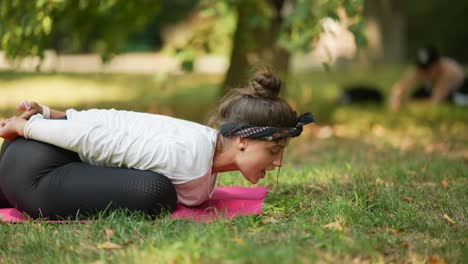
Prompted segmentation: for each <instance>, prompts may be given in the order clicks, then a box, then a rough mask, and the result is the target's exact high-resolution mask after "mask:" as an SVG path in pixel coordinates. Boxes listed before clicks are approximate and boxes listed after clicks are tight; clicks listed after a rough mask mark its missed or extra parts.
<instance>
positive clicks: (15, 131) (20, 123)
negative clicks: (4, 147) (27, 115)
mask: <svg viewBox="0 0 468 264" xmlns="http://www.w3.org/2000/svg"><path fill="white" fill-rule="evenodd" d="M27 122H28V121H27V120H26V119H24V118H21V117H16V116H14V117H12V118H9V119H6V120H2V121H0V137H2V138H4V139H5V140H8V141H11V140H14V139H15V138H17V137H18V136H24V127H25V125H26V123H27Z"/></svg>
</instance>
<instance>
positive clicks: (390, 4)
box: [0, 0, 468, 93]
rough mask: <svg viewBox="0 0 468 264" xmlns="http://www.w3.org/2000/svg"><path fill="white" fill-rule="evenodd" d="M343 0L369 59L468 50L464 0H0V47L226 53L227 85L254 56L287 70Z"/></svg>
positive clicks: (37, 52) (10, 52)
mask: <svg viewBox="0 0 468 264" xmlns="http://www.w3.org/2000/svg"><path fill="white" fill-rule="evenodd" d="M339 10H341V11H344V13H345V14H346V17H347V19H348V21H349V25H347V26H348V29H349V30H350V31H351V32H352V33H353V34H354V36H355V42H356V43H357V44H358V46H363V45H364V44H365V43H366V37H365V34H364V32H365V33H366V34H367V35H369V46H368V48H367V50H365V51H363V52H362V53H363V54H365V56H364V57H365V60H367V61H370V62H371V63H381V62H384V63H389V62H390V63H401V62H407V60H408V58H409V57H411V56H408V55H411V54H414V51H415V50H416V49H417V48H418V47H419V46H421V45H424V44H426V43H432V44H434V45H436V46H438V47H439V48H440V49H441V51H442V52H443V53H444V54H446V55H448V56H452V57H454V58H456V59H457V60H459V61H462V62H463V61H466V60H468V51H467V50H466V49H465V48H464V46H463V45H464V43H466V42H467V41H468V34H460V32H463V31H464V30H463V27H464V26H465V24H466V22H467V18H466V16H465V14H466V12H467V11H468V2H467V1H463V0H453V1H450V4H447V3H445V2H441V1H437V0H414V1H401V0H368V1H364V0H329V1H325V0H258V1H254V0H220V1H216V0H198V1H197V0H176V1H175V0H174V1H171V0H161V1H151V0H134V1H123V0H102V1H93V0H80V1H71V0H38V1H25V0H0V38H1V49H2V50H3V51H4V52H5V54H6V56H7V58H9V59H12V60H14V59H20V58H23V57H26V56H38V57H39V58H43V56H44V51H45V50H47V49H53V50H55V51H56V52H57V53H89V52H96V53H99V54H101V56H102V58H103V60H104V61H106V60H109V59H111V58H112V56H113V54H117V53H121V52H132V51H157V50H160V49H162V48H163V47H165V48H167V50H169V51H171V52H173V53H174V54H176V55H177V56H178V57H179V58H180V59H181V61H182V66H183V68H184V69H185V70H191V69H192V68H193V61H194V60H195V58H196V57H197V56H199V55H201V54H206V53H221V54H223V55H227V56H228V57H229V61H230V62H229V68H228V71H227V73H226V75H225V81H224V84H223V87H222V89H221V92H222V93H225V92H226V91H227V90H228V89H229V88H231V87H236V86H238V85H240V83H239V82H240V80H244V79H245V78H244V77H245V76H246V75H247V74H248V70H249V69H251V68H252V67H251V66H253V65H258V64H266V65H272V66H273V67H274V68H275V69H276V70H277V71H279V72H280V73H281V74H282V75H283V77H284V78H286V77H287V72H288V71H289V68H290V58H291V55H292V54H295V53H301V52H308V51H310V49H312V48H313V43H314V41H315V40H316V39H317V38H318V37H319V35H320V33H321V32H323V26H322V23H321V22H322V21H323V19H324V18H332V19H334V20H340V18H341V17H340V15H339V14H338V13H339V12H338V11H339ZM447 17H450V19H447ZM187 20H188V21H190V23H187V24H184V26H185V27H187V28H188V29H187V31H190V34H188V37H185V39H184V40H183V41H179V42H178V43H166V42H167V41H166V42H165V39H164V37H163V35H164V31H165V29H166V28H168V27H170V26H171V25H174V24H176V23H180V21H187ZM364 21H366V23H364ZM177 37H179V38H180V36H177Z"/></svg>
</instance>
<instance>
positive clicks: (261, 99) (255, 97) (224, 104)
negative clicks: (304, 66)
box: [209, 69, 297, 127]
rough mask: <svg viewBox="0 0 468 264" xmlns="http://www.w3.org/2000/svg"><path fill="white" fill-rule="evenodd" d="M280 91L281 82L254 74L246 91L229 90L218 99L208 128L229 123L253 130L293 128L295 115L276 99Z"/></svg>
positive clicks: (263, 72) (271, 76)
mask: <svg viewBox="0 0 468 264" xmlns="http://www.w3.org/2000/svg"><path fill="white" fill-rule="evenodd" d="M281 88H282V81H281V79H280V78H279V77H278V76H277V75H275V74H274V73H273V72H272V71H271V70H268V69H263V70H258V71H257V72H256V74H255V75H254V77H253V78H252V79H251V80H250V81H249V83H248V85H247V87H245V88H238V89H231V90H230V91H229V93H228V94H226V95H225V96H224V97H223V98H222V99H221V101H220V104H219V106H218V108H217V113H216V114H214V115H213V116H212V117H211V118H210V120H209V125H211V126H219V125H220V124H221V123H223V122H233V123H238V124H248V125H254V126H274V127H294V126H296V119H297V114H296V112H295V111H294V110H293V109H292V108H291V106H289V104H288V103H287V102H286V101H285V100H283V99H281V98H279V97H278V95H279V93H280V90H281Z"/></svg>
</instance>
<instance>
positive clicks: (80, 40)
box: [0, 0, 194, 60]
mask: <svg viewBox="0 0 468 264" xmlns="http://www.w3.org/2000/svg"><path fill="white" fill-rule="evenodd" d="M179 2H181V1H176V2H174V3H172V1H152V0H135V1H119V0H102V1H94V0H80V1H74V0H61V1H59V0H40V1H23V0H8V1H1V2H0V10H1V11H0V36H1V43H2V49H3V50H4V51H5V52H6V55H7V57H8V58H10V59H14V58H22V57H25V56H29V55H32V56H39V57H42V56H43V52H44V50H45V49H47V48H55V49H60V48H61V49H63V50H64V51H74V50H75V51H76V50H80V49H81V50H82V49H83V48H84V50H85V51H95V52H98V53H100V54H101V55H102V57H103V59H104V60H108V59H109V58H110V57H111V56H112V54H113V53H115V52H117V51H118V50H119V49H120V48H121V46H122V44H123V43H124V42H125V40H126V39H127V38H128V36H129V35H130V34H131V33H134V32H138V31H141V30H143V29H144V28H145V26H146V25H148V23H150V22H153V24H156V25H158V23H154V22H155V17H161V18H163V19H166V21H172V20H174V18H176V17H178V16H180V15H181V14H184V12H181V10H183V11H185V12H186V11H187V9H189V8H191V7H193V3H194V1H182V2H181V3H179ZM167 10H170V11H173V12H172V13H171V14H167V13H164V12H165V11H167ZM177 10H179V11H177ZM163 11H164V12H163ZM153 30H158V29H157V28H155V29H153ZM57 39H58V40H57ZM57 42H58V46H60V47H57V45H55V44H57Z"/></svg>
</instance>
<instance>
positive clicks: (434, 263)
mask: <svg viewBox="0 0 468 264" xmlns="http://www.w3.org/2000/svg"><path fill="white" fill-rule="evenodd" d="M428 263H429V264H447V261H445V259H443V258H441V257H438V256H429V259H428Z"/></svg>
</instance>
